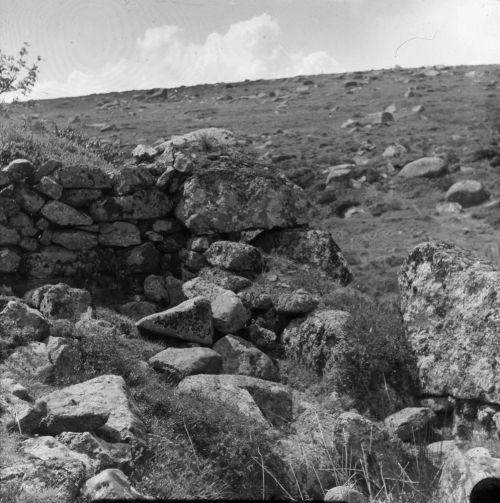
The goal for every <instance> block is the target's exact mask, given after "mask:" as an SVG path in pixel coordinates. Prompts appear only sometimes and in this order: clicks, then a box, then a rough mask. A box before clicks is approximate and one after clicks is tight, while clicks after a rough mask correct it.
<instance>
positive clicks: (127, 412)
mask: <svg viewBox="0 0 500 503" xmlns="http://www.w3.org/2000/svg"><path fill="white" fill-rule="evenodd" d="M42 399H43V400H44V401H45V402H46V404H47V415H46V417H45V418H44V420H43V427H44V429H45V430H46V431H47V432H48V433H49V434H58V433H62V432H64V431H74V432H82V431H90V432H94V431H95V432H96V433H97V434H98V435H100V436H102V437H103V438H105V439H107V440H109V441H113V442H133V443H138V444H141V445H143V444H144V442H145V435H146V427H145V425H144V423H143V420H142V418H141V416H140V412H139V410H138V408H137V406H136V405H135V403H134V401H133V399H132V397H131V395H130V392H129V390H128V388H127V385H126V384H125V381H124V380H123V377H120V376H115V375H103V376H99V377H96V378H94V379H90V380H89V381H85V382H82V383H79V384H74V385H72V386H68V387H66V388H62V389H60V390H57V391H54V392H52V393H50V394H48V395H46V396H44V397H43V398H42Z"/></svg>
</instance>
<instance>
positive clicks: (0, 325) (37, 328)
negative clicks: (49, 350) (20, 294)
mask: <svg viewBox="0 0 500 503" xmlns="http://www.w3.org/2000/svg"><path fill="white" fill-rule="evenodd" d="M48 335H49V324H48V322H47V320H46V319H45V318H44V317H43V316H42V315H41V314H40V312H39V311H36V310H35V309H32V308H31V307H28V306H27V305H26V304H24V303H23V302H21V301H19V300H11V301H9V302H8V303H7V305H6V306H5V307H4V308H3V309H2V310H1V311H0V345H1V344H3V343H5V344H7V345H8V346H20V345H22V344H27V343H28V342H31V341H41V340H42V339H44V338H45V337H48Z"/></svg>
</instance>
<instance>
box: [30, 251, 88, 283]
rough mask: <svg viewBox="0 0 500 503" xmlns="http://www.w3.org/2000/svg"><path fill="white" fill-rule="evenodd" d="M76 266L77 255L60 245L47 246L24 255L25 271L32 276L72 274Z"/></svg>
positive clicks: (45, 276) (43, 276) (44, 276)
mask: <svg viewBox="0 0 500 503" xmlns="http://www.w3.org/2000/svg"><path fill="white" fill-rule="evenodd" d="M77 268H78V255H77V254H76V253H75V252H73V251H70V250H67V249H66V248H61V247H60V246H48V247H46V248H43V249H41V250H40V251H38V252H36V253H29V254H27V255H25V262H24V269H25V272H26V273H27V274H29V275H30V276H32V277H34V278H50V277H54V276H56V277H57V276H68V277H69V276H74V275H75V273H76V271H77Z"/></svg>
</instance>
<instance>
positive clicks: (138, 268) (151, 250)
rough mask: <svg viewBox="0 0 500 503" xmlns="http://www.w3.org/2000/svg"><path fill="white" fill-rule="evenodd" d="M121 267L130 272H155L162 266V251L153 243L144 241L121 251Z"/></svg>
mask: <svg viewBox="0 0 500 503" xmlns="http://www.w3.org/2000/svg"><path fill="white" fill-rule="evenodd" d="M119 257H120V259H121V264H120V267H121V268H123V269H125V270H127V271H128V272H129V273H144V274H154V273H156V272H158V270H159V268H160V252H159V251H158V250H157V249H156V247H155V245H154V244H153V243H144V244H142V245H139V246H134V247H132V248H129V249H127V250H123V251H120V252H119Z"/></svg>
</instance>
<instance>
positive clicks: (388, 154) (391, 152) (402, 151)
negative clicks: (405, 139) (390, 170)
mask: <svg viewBox="0 0 500 503" xmlns="http://www.w3.org/2000/svg"><path fill="white" fill-rule="evenodd" d="M407 156H408V149H407V148H406V147H404V146H403V145H400V144H399V143H395V144H394V145H389V146H388V147H387V148H386V149H385V150H384V152H383V153H382V157H383V158H384V159H387V160H388V161H390V163H391V164H392V165H393V166H395V167H400V166H402V165H404V164H406V163H407Z"/></svg>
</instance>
